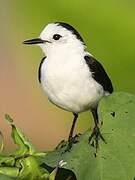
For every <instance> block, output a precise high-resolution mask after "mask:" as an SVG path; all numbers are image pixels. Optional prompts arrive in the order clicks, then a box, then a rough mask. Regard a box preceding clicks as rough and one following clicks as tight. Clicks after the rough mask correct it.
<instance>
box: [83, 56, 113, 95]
mask: <svg viewBox="0 0 135 180" xmlns="http://www.w3.org/2000/svg"><path fill="white" fill-rule="evenodd" d="M84 59H85V61H86V63H87V65H88V67H89V69H90V71H92V77H93V78H94V79H95V80H96V81H97V82H98V83H99V84H100V85H102V87H103V89H104V91H107V92H109V93H112V92H113V86H112V82H111V80H110V78H109V77H108V75H107V73H106V72H105V70H104V68H103V66H102V65H101V64H100V63H99V62H98V61H97V60H96V59H95V58H93V57H92V56H89V55H86V56H84Z"/></svg>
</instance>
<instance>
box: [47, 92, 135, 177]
mask: <svg viewBox="0 0 135 180" xmlns="http://www.w3.org/2000/svg"><path fill="white" fill-rule="evenodd" d="M98 114H99V119H100V122H101V133H102V135H103V137H104V138H105V140H106V142H107V143H106V144H105V143H104V142H103V141H102V140H99V149H98V152H97V156H95V148H94V147H93V146H91V145H90V144H88V138H89V136H90V134H91V131H90V130H88V131H87V132H85V133H84V134H83V135H82V136H81V137H80V139H79V142H78V143H76V144H74V145H73V147H72V149H71V151H70V152H66V153H62V152H64V149H65V147H63V148H61V149H56V150H54V151H53V152H50V153H48V154H47V155H46V156H45V158H44V163H45V164H46V165H48V166H50V167H53V168H54V167H56V166H57V164H58V162H59V161H61V160H63V161H64V162H65V164H64V165H63V167H62V168H65V169H69V170H71V171H72V172H74V174H75V175H76V177H77V180H121V179H122V180H134V179H135V96H134V95H131V94H128V93H122V92H121V93H113V94H112V95H110V96H108V97H105V98H103V99H102V100H101V102H100V104H99V108H98ZM58 179H59V178H58ZM62 180H64V179H62Z"/></svg>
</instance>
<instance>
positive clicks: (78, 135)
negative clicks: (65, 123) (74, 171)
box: [65, 133, 81, 152]
mask: <svg viewBox="0 0 135 180" xmlns="http://www.w3.org/2000/svg"><path fill="white" fill-rule="evenodd" d="M80 136H81V134H80V133H79V134H76V135H75V136H74V137H71V138H70V139H69V140H68V144H67V147H66V149H65V152H70V151H71V148H72V146H73V144H76V143H78V142H79V138H80Z"/></svg>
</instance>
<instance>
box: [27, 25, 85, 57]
mask: <svg viewBox="0 0 135 180" xmlns="http://www.w3.org/2000/svg"><path fill="white" fill-rule="evenodd" d="M24 44H37V45H39V46H40V47H41V48H42V50H43V52H44V53H45V54H46V55H48V54H49V53H54V51H55V52H56V51H61V52H62V51H63V50H67V51H69V50H71V49H74V48H76V49H77V48H78V50H80V49H84V47H85V44H84V41H83V39H82V37H81V36H80V34H79V33H78V32H77V31H76V29H74V28H73V27H72V26H71V25H69V24H67V23H63V22H56V23H50V24H48V25H47V26H46V27H45V28H44V29H43V31H42V32H41V34H40V36H39V38H36V39H31V40H26V41H24Z"/></svg>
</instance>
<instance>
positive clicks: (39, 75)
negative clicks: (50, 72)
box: [38, 57, 46, 83]
mask: <svg viewBox="0 0 135 180" xmlns="http://www.w3.org/2000/svg"><path fill="white" fill-rule="evenodd" d="M45 58H46V57H43V58H42V60H41V62H40V65H39V68H38V80H39V82H40V83H41V66H42V64H43V62H44V60H45Z"/></svg>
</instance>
